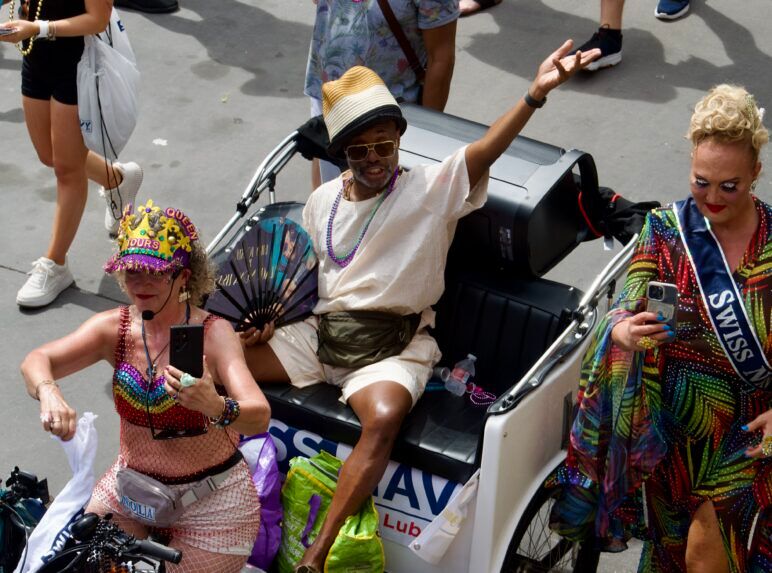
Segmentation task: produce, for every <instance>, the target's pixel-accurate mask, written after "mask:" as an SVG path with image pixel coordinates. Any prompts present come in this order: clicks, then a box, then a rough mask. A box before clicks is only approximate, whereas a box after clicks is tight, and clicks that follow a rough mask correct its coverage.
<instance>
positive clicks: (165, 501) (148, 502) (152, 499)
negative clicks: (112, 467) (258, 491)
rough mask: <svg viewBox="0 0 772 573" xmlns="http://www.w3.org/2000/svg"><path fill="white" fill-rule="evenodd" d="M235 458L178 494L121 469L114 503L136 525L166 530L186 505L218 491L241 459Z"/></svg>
mask: <svg viewBox="0 0 772 573" xmlns="http://www.w3.org/2000/svg"><path fill="white" fill-rule="evenodd" d="M236 454H238V455H236ZM236 454H234V455H233V456H231V458H229V459H228V460H226V462H225V464H224V465H228V466H229V467H227V468H226V469H224V470H223V471H220V472H219V473H215V474H213V475H209V476H206V477H204V478H203V479H201V480H198V481H195V482H191V483H190V485H189V487H187V488H185V489H181V490H180V489H175V488H172V487H170V486H169V485H167V484H165V483H163V482H161V481H159V480H157V479H155V478H152V477H150V476H148V475H145V474H143V473H141V472H138V471H136V470H133V469H131V468H121V469H119V470H118V471H117V472H116V474H115V478H116V481H117V486H118V487H117V489H118V501H119V502H120V504H121V506H123V507H124V509H126V510H127V511H128V512H129V513H130V514H131V516H132V517H133V518H134V519H136V520H137V521H140V522H142V523H146V524H148V525H152V526H155V527H169V526H170V525H173V524H174V523H175V522H176V521H177V520H178V519H179V517H180V516H181V515H182V513H183V512H184V511H185V509H187V508H188V507H189V506H190V505H192V504H194V503H195V502H197V501H199V500H202V499H204V498H205V497H207V496H208V495H209V494H211V493H212V492H214V491H216V490H218V489H220V486H221V485H222V484H223V482H225V480H227V479H228V477H229V476H230V473H231V470H233V467H234V466H235V465H236V463H237V462H239V461H240V460H241V459H242V456H241V454H240V453H239V452H237V453H236Z"/></svg>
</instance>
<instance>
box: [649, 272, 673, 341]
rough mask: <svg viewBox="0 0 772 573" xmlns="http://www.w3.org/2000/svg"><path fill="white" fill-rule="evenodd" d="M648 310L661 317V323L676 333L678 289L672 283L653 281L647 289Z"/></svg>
mask: <svg viewBox="0 0 772 573" xmlns="http://www.w3.org/2000/svg"><path fill="white" fill-rule="evenodd" d="M646 299H647V300H646V310H647V311H649V312H653V313H654V314H656V315H658V316H661V317H662V319H661V320H660V322H661V323H663V324H667V325H669V326H670V328H671V329H672V331H673V332H675V331H676V325H677V318H676V313H677V310H678V287H677V286H676V285H674V284H672V283H662V282H657V281H651V282H650V283H649V285H648V287H646Z"/></svg>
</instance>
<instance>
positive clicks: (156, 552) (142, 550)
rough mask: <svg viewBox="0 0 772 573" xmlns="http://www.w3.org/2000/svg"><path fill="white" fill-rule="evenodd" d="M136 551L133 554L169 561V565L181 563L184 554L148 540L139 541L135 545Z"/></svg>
mask: <svg viewBox="0 0 772 573" xmlns="http://www.w3.org/2000/svg"><path fill="white" fill-rule="evenodd" d="M135 547H136V549H134V550H132V551H131V553H133V554H134V555H137V556H140V557H150V558H153V559H160V560H161V561H168V562H169V563H175V564H177V563H179V562H180V561H182V552H181V551H178V550H177V549H174V548H172V547H167V546H166V545H161V544H160V543H156V542H155V541H150V540H148V539H138V540H137V541H136V545H135Z"/></svg>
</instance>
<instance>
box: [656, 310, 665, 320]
mask: <svg viewBox="0 0 772 573" xmlns="http://www.w3.org/2000/svg"><path fill="white" fill-rule="evenodd" d="M657 320H665V316H664V315H663V314H662V313H661V312H658V313H657Z"/></svg>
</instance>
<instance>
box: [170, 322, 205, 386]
mask: <svg viewBox="0 0 772 573" xmlns="http://www.w3.org/2000/svg"><path fill="white" fill-rule="evenodd" d="M169 338H170V340H171V342H170V346H169V364H170V365H172V366H174V367H175V368H177V369H179V370H181V371H183V372H186V373H188V374H190V375H191V376H193V377H194V378H201V377H202V376H203V375H204V325H203V324H178V325H175V326H172V327H171V329H170V332H169Z"/></svg>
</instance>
